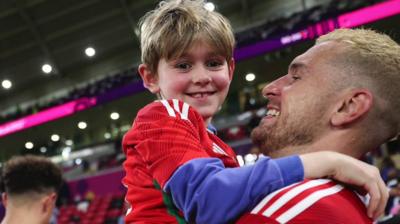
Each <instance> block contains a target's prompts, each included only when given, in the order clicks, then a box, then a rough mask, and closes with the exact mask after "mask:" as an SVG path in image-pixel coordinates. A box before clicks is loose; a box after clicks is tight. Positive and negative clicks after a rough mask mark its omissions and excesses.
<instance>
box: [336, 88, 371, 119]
mask: <svg viewBox="0 0 400 224" xmlns="http://www.w3.org/2000/svg"><path fill="white" fill-rule="evenodd" d="M372 104H373V96H372V94H371V92H370V91H369V90H366V89H357V90H353V91H351V92H349V93H348V94H346V95H345V96H344V97H343V98H342V99H341V100H340V102H339V103H338V104H337V105H336V106H335V111H334V113H333V115H332V116H331V119H330V122H331V125H333V126H335V127H338V126H344V125H347V124H350V123H353V122H354V121H356V120H358V119H360V118H361V117H363V116H365V115H367V113H368V111H369V110H370V109H371V108H372Z"/></svg>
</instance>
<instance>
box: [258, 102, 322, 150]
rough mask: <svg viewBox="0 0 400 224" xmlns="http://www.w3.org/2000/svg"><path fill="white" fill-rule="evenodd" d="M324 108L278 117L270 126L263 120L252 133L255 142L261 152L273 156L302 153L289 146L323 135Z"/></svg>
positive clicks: (310, 141) (310, 140) (303, 143)
mask: <svg viewBox="0 0 400 224" xmlns="http://www.w3.org/2000/svg"><path fill="white" fill-rule="evenodd" d="M320 107H321V106H320ZM324 109H325V108H319V109H318V111H317V113H315V112H316V111H315V110H314V113H307V112H306V111H302V112H301V115H300V114H299V116H297V117H291V118H289V117H288V116H285V117H277V121H276V122H275V123H274V124H273V125H270V126H266V125H265V126H264V125H263V124H262V122H261V123H260V124H259V126H257V127H256V128H255V129H254V130H253V131H252V133H251V138H252V140H253V143H254V144H255V145H256V146H258V147H259V149H260V152H261V153H264V154H266V155H269V156H272V157H279V156H284V155H287V154H292V153H300V152H296V151H290V150H288V149H287V148H288V147H292V148H293V147H294V146H303V145H306V144H310V143H313V142H314V141H315V140H316V139H318V138H319V137H320V136H321V135H322V127H323V123H322V120H323V119H322V116H323V112H322V110H324ZM311 111H312V110H311ZM299 112H300V111H299ZM312 114H314V115H319V116H312ZM281 116H282V115H281ZM283 149H285V150H283Z"/></svg>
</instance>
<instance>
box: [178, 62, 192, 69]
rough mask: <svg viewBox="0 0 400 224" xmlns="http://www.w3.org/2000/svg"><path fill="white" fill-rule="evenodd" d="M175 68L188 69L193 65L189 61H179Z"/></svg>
mask: <svg viewBox="0 0 400 224" xmlns="http://www.w3.org/2000/svg"><path fill="white" fill-rule="evenodd" d="M175 68H177V69H182V70H187V69H190V68H191V65H190V64H189V63H177V64H176V65H175Z"/></svg>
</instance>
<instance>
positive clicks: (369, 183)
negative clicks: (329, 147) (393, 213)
mask: <svg viewBox="0 0 400 224" xmlns="http://www.w3.org/2000/svg"><path fill="white" fill-rule="evenodd" d="M300 158H301V160H302V162H303V166H304V178H310V179H312V178H321V177H327V176H328V177H329V178H332V179H335V180H337V181H340V182H343V183H346V184H350V185H355V186H356V187H361V188H362V189H364V190H365V191H367V192H368V194H369V195H370V197H371V199H370V202H369V205H368V216H369V217H371V218H373V219H376V218H378V217H379V216H380V215H381V214H383V212H384V209H385V206H386V203H387V200H388V198H389V192H388V190H387V187H386V185H385V183H384V182H383V180H382V178H381V176H380V173H379V170H378V168H376V167H375V166H371V165H369V164H367V163H364V162H362V161H360V160H357V159H355V158H352V157H350V156H347V155H344V154H340V153H337V152H328V151H324V152H315V153H308V154H303V155H300Z"/></svg>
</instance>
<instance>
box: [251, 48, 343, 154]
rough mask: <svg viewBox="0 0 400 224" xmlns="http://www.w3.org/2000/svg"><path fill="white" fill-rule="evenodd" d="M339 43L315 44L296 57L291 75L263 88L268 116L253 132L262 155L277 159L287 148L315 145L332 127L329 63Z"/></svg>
mask: <svg viewBox="0 0 400 224" xmlns="http://www.w3.org/2000/svg"><path fill="white" fill-rule="evenodd" d="M336 45H337V44H336V43H333V42H326V43H323V44H319V45H316V46H314V47H312V48H311V49H309V50H308V51H307V52H305V53H304V54H302V55H300V56H298V57H297V58H295V59H294V60H293V61H292V63H291V64H290V66H289V70H288V74H287V75H285V76H283V77H281V78H279V79H277V80H275V81H273V82H272V83H270V84H269V85H267V86H266V87H264V89H263V95H264V96H266V97H267V98H268V100H269V103H268V105H267V109H268V112H267V115H266V116H265V117H264V118H263V119H262V120H261V122H260V124H259V126H258V127H257V128H255V129H254V130H253V132H252V139H253V141H254V142H255V144H257V145H258V146H259V147H260V149H261V151H262V152H263V153H266V154H269V155H273V156H278V155H279V150H280V149H283V148H286V147H288V146H299V145H304V144H308V143H312V142H313V141H314V140H315V139H317V138H318V137H319V136H321V135H322V134H323V133H324V131H326V130H327V127H329V111H331V108H332V107H333V104H334V100H335V97H334V96H335V91H334V90H333V78H334V75H335V74H334V71H335V69H334V68H333V66H332V65H330V64H329V63H327V62H328V60H329V58H330V57H331V56H333V55H334V51H335V48H334V47H336Z"/></svg>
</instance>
